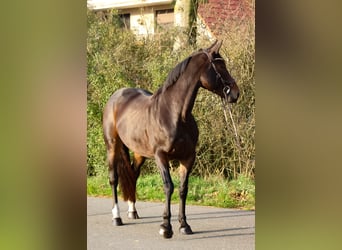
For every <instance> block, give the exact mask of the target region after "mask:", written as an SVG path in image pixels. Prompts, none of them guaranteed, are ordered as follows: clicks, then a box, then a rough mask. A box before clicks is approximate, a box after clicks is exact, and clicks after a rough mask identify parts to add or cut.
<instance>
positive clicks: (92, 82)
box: [87, 10, 255, 179]
mask: <svg viewBox="0 0 342 250" xmlns="http://www.w3.org/2000/svg"><path fill="white" fill-rule="evenodd" d="M87 15H88V40H87V60H88V71H87V73H88V75H87V81H88V83H87V84H88V92H87V102H88V103H87V104H88V106H87V115H88V124H87V126H88V127H87V152H88V153H87V154H88V155H87V173H88V175H89V176H91V175H98V174H107V163H106V152H105V145H104V141H103V135H102V111H103V108H104V105H105V104H106V102H107V100H108V98H109V97H110V96H111V95H112V93H113V92H114V91H115V90H117V89H119V88H121V87H140V88H145V89H148V90H150V91H152V92H153V91H155V90H157V89H158V87H159V86H160V85H161V84H162V83H163V82H164V81H165V79H166V76H167V74H168V72H169V71H170V70H172V69H173V68H174V67H175V66H176V64H177V63H178V62H180V61H181V60H183V59H185V58H186V57H188V56H189V55H190V54H191V53H192V52H193V51H194V48H192V47H190V46H187V47H185V48H183V50H182V51H178V52H173V51H172V48H173V37H174V36H175V33H174V31H172V30H169V31H164V32H165V33H163V34H159V35H156V36H154V37H145V38H137V37H136V36H134V35H133V34H132V33H131V32H130V31H128V30H124V29H121V28H120V27H119V25H118V16H117V13H116V11H114V10H113V11H110V12H108V13H107V15H106V17H105V16H104V15H99V14H97V13H95V12H91V11H88V13H87ZM248 26H249V27H250V29H245V28H244V30H247V32H246V31H244V36H242V34H240V33H241V32H240V33H239V32H235V33H229V34H230V38H229V39H225V40H224V44H223V46H222V48H221V54H222V56H223V57H224V58H225V59H226V61H227V68H228V69H230V73H231V75H232V76H233V77H234V78H235V79H236V81H237V83H238V85H239V87H240V91H241V93H240V94H241V97H240V99H239V101H238V104H234V105H232V108H231V111H232V116H233V120H234V125H235V126H236V128H237V133H238V137H236V136H235V135H234V134H235V131H234V130H232V127H233V125H232V121H231V120H230V119H229V117H228V120H227V121H226V120H225V118H224V113H223V109H222V106H221V102H220V99H219V98H217V96H216V95H214V94H212V93H210V92H208V91H206V90H202V89H201V90H200V91H199V93H198V96H197V99H196V103H195V107H194V110H193V114H194V116H195V118H196V120H197V122H198V126H199V130H200V138H199V146H198V148H197V152H198V154H197V160H196V163H195V167H194V174H196V175H199V176H208V175H212V174H221V175H224V176H226V177H227V178H229V179H231V178H236V177H237V176H238V175H239V174H240V173H242V174H244V175H247V176H249V177H254V169H255V142H254V136H255V98H254V93H255V76H254V53H255V48H254V24H253V23H248ZM227 32H231V28H229V29H227ZM224 35H225V34H224ZM209 44H210V42H209V41H207V42H206V43H205V44H203V47H207V46H208V45H209ZM145 165H147V166H144V167H143V169H142V170H143V171H145V172H146V171H155V170H154V169H156V168H155V167H154V166H155V163H154V161H147V162H146V163H145Z"/></svg>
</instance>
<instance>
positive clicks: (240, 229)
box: [87, 197, 255, 250]
mask: <svg viewBox="0 0 342 250" xmlns="http://www.w3.org/2000/svg"><path fill="white" fill-rule="evenodd" d="M119 204H120V210H121V217H122V221H123V223H124V224H125V225H123V226H120V227H116V226H113V225H112V223H111V216H112V215H111V206H112V201H111V199H108V198H94V197H88V211H87V224H88V228H87V236H88V237H87V238H88V239H87V244H88V249H91V250H104V249H177V250H178V249H187V250H188V249H207V250H209V249H210V250H212V249H234V250H248V249H255V248H254V238H255V212H254V211H241V210H236V209H223V208H213V207H203V206H187V221H188V223H189V225H190V226H191V228H192V230H193V232H194V234H192V235H181V234H180V233H179V232H178V228H179V223H178V220H177V217H178V204H174V205H172V210H171V213H172V227H173V231H174V234H173V237H172V238H171V239H164V238H163V237H162V236H160V235H159V225H160V224H161V221H162V217H161V215H162V213H163V209H164V205H163V204H162V203H151V202H137V204H136V208H137V210H138V214H139V216H140V219H138V220H129V219H128V218H127V213H126V211H127V205H126V203H125V202H120V203H119Z"/></svg>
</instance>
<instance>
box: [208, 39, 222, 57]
mask: <svg viewBox="0 0 342 250" xmlns="http://www.w3.org/2000/svg"><path fill="white" fill-rule="evenodd" d="M222 42H223V41H219V42H217V40H216V41H215V43H214V44H213V45H212V46H210V53H214V52H215V54H218V53H219V50H220V48H221V46H222Z"/></svg>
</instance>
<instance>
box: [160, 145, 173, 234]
mask: <svg viewBox="0 0 342 250" xmlns="http://www.w3.org/2000/svg"><path fill="white" fill-rule="evenodd" d="M155 160H156V163H157V166H158V168H159V170H160V174H161V176H162V179H163V183H164V193H165V196H166V202H165V209H164V214H163V224H161V225H160V230H159V234H161V235H163V236H164V238H171V237H172V235H173V232H172V226H171V223H170V220H171V195H172V193H173V188H174V187H173V182H172V179H171V175H170V171H169V162H168V158H167V156H166V154H165V153H163V152H161V151H159V152H157V153H156V154H155Z"/></svg>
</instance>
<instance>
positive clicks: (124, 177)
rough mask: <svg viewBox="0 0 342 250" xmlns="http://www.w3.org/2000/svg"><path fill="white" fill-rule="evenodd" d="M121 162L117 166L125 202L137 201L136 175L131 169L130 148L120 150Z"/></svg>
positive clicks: (124, 147)
mask: <svg viewBox="0 0 342 250" xmlns="http://www.w3.org/2000/svg"><path fill="white" fill-rule="evenodd" d="M120 158H121V159H120V161H119V162H118V165H117V171H118V175H119V184H120V189H121V192H122V195H123V199H124V200H125V201H127V200H130V201H133V202H135V201H136V196H135V192H136V175H135V172H134V170H133V168H132V167H131V163H130V157H129V152H128V148H127V147H126V146H124V145H123V147H122V148H121V150H120Z"/></svg>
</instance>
